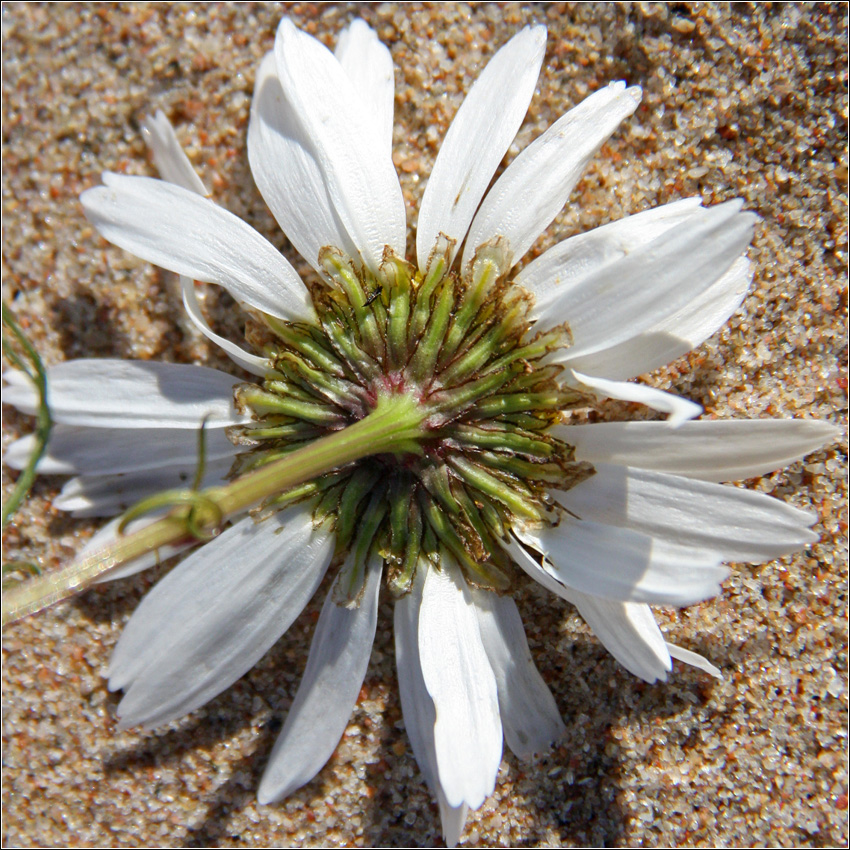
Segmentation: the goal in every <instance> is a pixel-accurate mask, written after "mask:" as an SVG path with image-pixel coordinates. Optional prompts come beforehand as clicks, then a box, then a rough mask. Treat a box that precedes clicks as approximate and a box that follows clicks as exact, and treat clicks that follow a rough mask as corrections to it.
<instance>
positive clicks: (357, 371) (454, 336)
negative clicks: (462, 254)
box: [231, 240, 593, 604]
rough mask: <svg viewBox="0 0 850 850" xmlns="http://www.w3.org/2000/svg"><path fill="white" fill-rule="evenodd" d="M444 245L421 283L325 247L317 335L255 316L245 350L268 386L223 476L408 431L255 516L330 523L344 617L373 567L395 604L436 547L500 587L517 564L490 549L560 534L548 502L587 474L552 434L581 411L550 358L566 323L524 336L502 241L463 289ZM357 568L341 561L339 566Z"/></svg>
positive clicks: (256, 391) (397, 269)
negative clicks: (263, 366) (344, 442)
mask: <svg viewBox="0 0 850 850" xmlns="http://www.w3.org/2000/svg"><path fill="white" fill-rule="evenodd" d="M450 248H451V246H450V245H449V244H448V241H447V240H446V241H445V242H444V243H443V244H442V246H438V248H436V249H435V250H434V252H433V254H432V256H431V259H430V261H429V263H428V267H427V271H426V272H425V273H424V274H422V273H421V272H418V271H416V270H415V269H414V268H413V267H412V266H410V265H409V264H408V263H406V262H405V261H403V260H401V259H399V258H397V257H395V256H393V255H392V254H391V253H390V252H389V251H388V252H387V255H386V256H385V259H384V263H383V265H382V268H381V274H380V277H378V276H376V275H374V274H372V273H371V272H369V271H368V270H366V269H363V268H361V267H359V266H357V265H355V264H354V263H353V262H352V261H351V260H350V259H349V258H347V257H346V256H344V255H343V254H341V253H340V252H339V251H337V250H335V249H330V248H326V249H324V250H323V251H322V254H321V258H320V259H321V263H322V266H323V268H324V270H325V272H326V277H325V278H324V279H323V280H322V282H321V283H319V284H316V285H315V286H314V287H313V288H312V290H311V298H312V302H313V306H314V309H315V312H316V316H317V319H318V320H317V322H316V323H313V324H307V323H293V322H284V321H280V320H277V319H272V318H270V317H268V316H266V317H265V326H263V327H260V326H258V325H255V324H252V325H249V329H248V334H247V335H248V339H249V341H250V343H251V344H252V345H253V346H254V347H255V348H256V349H257V350H259V351H261V352H262V353H263V355H264V356H265V357H266V358H268V361H269V363H270V364H271V371H270V372H269V373H268V374H267V375H266V379H265V381H264V382H263V384H262V386H257V385H253V384H245V385H241V386H240V387H238V388H237V389H236V402H237V406H239V407H240V408H242V409H243V410H247V411H250V413H251V415H252V417H253V420H254V421H253V422H251V423H250V424H248V425H243V426H239V427H237V428H233V429H231V439H232V440H234V442H237V443H239V444H241V445H247V446H251V447H252V448H251V449H250V450H249V451H247V452H246V453H244V454H242V455H240V457H239V459H238V460H237V463H236V465H235V466H234V469H233V470H232V475H234V476H235V475H241V474H243V473H245V472H247V471H249V470H253V469H257V468H259V467H261V466H263V465H265V464H268V463H270V462H272V461H275V460H278V459H279V458H281V457H283V456H285V455H287V454H288V453H290V452H293V451H295V450H296V449H299V448H302V447H303V446H305V445H306V444H307V443H309V442H311V441H313V440H316V439H318V438H320V437H322V436H326V435H327V434H329V433H331V432H335V431H339V430H341V429H343V428H346V427H348V426H350V425H352V424H354V423H356V422H358V421H361V420H363V419H364V418H365V417H367V416H369V415H374V414H375V413H376V412H377V411H381V410H386V411H387V417H389V418H392V417H393V416H396V417H398V418H399V420H404V421H405V422H406V423H408V427H405V428H402V429H400V430H399V432H398V438H397V439H396V440H395V442H393V443H392V444H391V450H389V451H384V452H379V453H376V454H373V455H371V456H369V457H367V458H365V459H363V460H359V461H356V462H354V463H350V464H348V465H346V466H344V467H341V468H338V469H336V470H334V471H332V472H329V473H327V474H325V475H322V476H321V477H319V478H317V479H315V480H312V481H310V482H308V483H306V484H303V485H300V486H297V487H295V488H292V489H290V490H287V491H284V492H282V493H280V494H279V495H277V496H275V497H273V498H272V499H269V500H267V501H266V502H265V503H264V504H263V505H261V506H260V507H259V508H258V509H257V512H258V514H260V515H263V514H265V513H267V512H268V511H269V510H277V509H280V508H282V507H284V506H286V505H289V504H292V503H293V502H295V501H301V500H304V499H308V498H312V499H314V501H315V509H314V511H315V514H314V515H315V519H316V521H317V522H330V523H333V525H334V526H335V533H336V560H337V562H338V563H342V562H343V561H344V562H345V565H346V566H345V568H344V569H345V571H346V574H345V575H343V576H342V577H341V578H342V580H341V581H340V582H338V583H337V585H336V587H337V588H338V593H339V594H341V598H339V599H338V600H337V601H338V602H340V603H341V604H352V603H354V602H355V600H356V599H357V597H358V594H359V591H360V589H361V587H362V580H363V576H364V575H365V566H366V562H367V559H368V558H369V556H370V555H372V554H377V555H379V556H380V557H381V558H383V559H384V560H385V561H386V564H387V568H388V569H387V575H388V577H389V578H388V581H389V585H390V588H391V589H392V591H393V592H394V593H395V594H397V595H398V594H403V593H405V592H406V591H407V590H408V589H409V588H410V585H411V582H412V580H413V576H414V572H415V570H416V566H417V564H418V563H419V561H420V558H422V557H424V558H427V559H429V560H430V561H432V562H433V563H434V564H439V562H440V553H441V550H447V551H448V552H450V553H451V554H452V555H453V556H454V557H455V559H456V560H457V561H458V562H459V563H460V565H461V567H462V569H463V570H464V573H465V574H466V577H467V579H468V580H469V581H471V582H472V583H474V584H476V585H478V586H483V587H489V588H493V589H498V590H503V589H505V588H507V587H508V586H509V584H510V580H511V574H512V566H511V562H510V559H509V558H508V556H507V555H506V554H505V552H504V549H503V548H502V547H501V546H500V545H498V542H497V541H498V538H502V537H504V536H505V535H506V534H507V532H508V531H509V529H510V528H511V525H512V524H513V523H515V522H517V521H521V522H536V523H539V522H555V521H557V514H556V513H555V512H554V511H553V501H552V498H551V496H550V495H548V489H549V488H554V489H557V490H568V489H570V488H571V487H573V486H575V485H576V484H578V483H579V482H581V481H583V480H584V479H585V478H587V477H588V476H589V475H592V474H593V468H592V467H591V466H590V465H589V464H587V463H581V462H577V461H575V460H574V449H573V447H572V446H570V445H568V444H567V443H565V442H563V441H562V440H559V439H556V438H555V437H553V436H551V435H550V434H549V433H547V432H548V430H549V429H550V426H551V425H553V424H556V423H558V422H560V421H561V420H562V412H563V411H564V410H568V409H569V408H570V407H572V406H576V405H578V404H583V403H585V401H586V399H585V398H584V396H582V395H581V394H580V393H578V392H576V391H575V390H572V389H569V388H567V387H565V386H563V385H562V384H561V383H559V381H558V376H559V373H560V372H561V367H560V366H556V365H547V364H546V363H545V361H546V359H547V356H548V355H549V354H550V353H551V352H553V351H555V350H557V349H559V348H561V347H563V346H565V345H568V344H569V342H570V334H569V329H568V328H567V327H566V326H565V325H564V326H561V327H558V328H554V329H552V330H549V331H546V332H545V333H539V334H537V335H533V334H532V333H531V322H530V320H529V312H530V308H531V297H530V296H529V294H528V293H527V292H526V291H525V290H524V289H523V288H522V287H519V286H515V285H513V284H512V282H511V281H510V280H509V278H508V274H509V271H510V265H511V264H510V261H509V255H508V252H507V250H506V248H505V246H504V245H503V243H502V241H501V240H496V241H495V242H492V243H488V244H486V245H484V246H482V247H481V248H479V250H478V252H477V253H476V255H475V258H474V260H473V261H472V263H470V264H468V266H467V269H466V270H465V272H464V274H463V275H462V276H458V275H457V274H456V273H455V272H453V271H451V270H450V268H449V258H450V253H449V251H450ZM349 556H351V557H349Z"/></svg>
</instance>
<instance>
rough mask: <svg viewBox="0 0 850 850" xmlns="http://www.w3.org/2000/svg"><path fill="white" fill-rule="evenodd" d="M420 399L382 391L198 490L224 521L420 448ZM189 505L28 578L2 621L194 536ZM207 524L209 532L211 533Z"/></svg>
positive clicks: (9, 599)
mask: <svg viewBox="0 0 850 850" xmlns="http://www.w3.org/2000/svg"><path fill="white" fill-rule="evenodd" d="M424 410H425V408H423V406H422V405H420V404H419V403H418V402H417V400H416V399H414V398H412V397H410V396H407V395H404V394H395V395H392V394H387V395H384V396H381V397H380V398H379V399H378V400H377V403H376V406H375V408H374V410H373V411H372V412H371V413H370V414H369V415H368V416H366V417H364V418H363V419H361V420H360V421H359V422H356V423H354V424H353V425H349V426H348V427H347V428H344V429H342V430H340V431H336V432H334V433H332V434H329V435H328V436H326V437H322V438H321V439H319V440H316V441H314V442H312V443H310V444H309V445H308V446H305V447H304V448H303V449H299V450H298V451H295V452H293V453H292V454H289V455H287V456H286V457H285V458H281V459H280V460H279V461H276V462H274V463H270V464H268V465H267V466H263V467H261V468H260V469H258V470H256V471H255V472H250V473H248V474H246V475H243V476H242V477H241V478H237V479H236V480H235V481H233V482H232V483H230V484H228V485H227V486H225V487H212V488H209V489H207V490H202V491H199V495H201V496H202V497H203V498H204V499H207V500H209V502H210V503H211V504H213V505H215V507H216V508H217V512H220V515H221V516H222V517H224V518H227V517H231V516H233V515H234V514H237V513H241V512H243V511H245V510H247V509H248V508H250V507H252V506H253V505H256V504H257V503H259V502H262V501H263V500H264V499H267V498H269V497H270V496H274V495H275V494H277V493H280V492H281V491H283V490H286V489H288V488H290V487H295V486H297V485H298V484H303V483H304V482H305V481H310V480H312V479H314V478H317V477H319V476H320V475H323V474H325V473H327V472H330V471H332V470H334V469H337V468H339V467H341V466H345V465H346V464H349V463H353V462H354V461H356V460H361V459H362V458H364V457H368V456H369V455H374V454H385V453H390V452H392V453H417V452H418V451H419V449H418V441H419V440H420V439H421V438H422V437H423V436H424V435H425V428H424V427H423V422H424V419H425V415H424V413H423V411H424ZM189 517H190V509H187V507H186V506H185V505H181V506H180V507H178V508H175V509H174V510H172V511H171V512H170V513H169V514H168V515H167V516H165V517H163V518H162V519H159V520H155V521H154V522H152V523H151V524H150V525H147V526H145V527H144V528H142V529H139V530H138V531H134V532H132V533H130V534H127V535H125V536H122V537H118V539H117V540H115V541H114V542H113V543H111V544H110V545H108V546H106V547H104V548H103V549H100V550H99V551H97V552H93V553H92V554H90V555H87V556H86V557H85V558H80V559H78V560H76V561H73V562H72V563H71V564H69V565H68V566H66V567H64V568H63V569H61V570H59V571H58V572H56V573H53V574H48V575H43V576H39V577H38V578H35V579H33V580H31V581H27V582H24V583H23V584H21V585H18V586H17V587H15V588H14V589H12V590H9V591H7V592H6V593H5V594H4V595H3V625H5V624H6V623H9V622H13V621H14V620H19V619H21V618H22V617H26V616H28V615H29V614H34V613H36V612H38V611H41V610H43V609H44V608H47V607H49V606H50V605H55V604H56V603H57V602H61V601H62V600H63V599H67V598H68V597H70V596H72V595H73V594H74V593H77V592H79V591H81V590H83V589H84V588H85V587H87V586H88V585H90V584H91V583H92V582H93V581H94V580H95V579H96V578H98V577H99V576H100V575H102V574H103V573H105V572H107V571H108V570H111V569H114V568H115V567H118V566H120V565H122V564H125V563H127V562H129V561H132V560H135V559H136V558H139V557H141V556H142V555H145V554H147V553H148V552H152V551H155V550H156V549H160V548H161V547H163V546H168V545H173V544H179V543H182V542H185V541H187V540H189V539H191V538H192V536H193V535H192V534H191V533H190V532H189V529H188V527H187V522H188V521H191V520H190V519H189ZM213 528H214V523H212V522H211V523H210V525H209V527H207V529H206V530H213Z"/></svg>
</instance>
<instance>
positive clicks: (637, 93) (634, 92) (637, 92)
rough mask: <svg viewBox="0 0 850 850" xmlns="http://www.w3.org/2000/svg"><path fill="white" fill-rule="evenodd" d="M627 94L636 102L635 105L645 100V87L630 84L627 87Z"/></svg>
mask: <svg viewBox="0 0 850 850" xmlns="http://www.w3.org/2000/svg"><path fill="white" fill-rule="evenodd" d="M624 85H625V83H624ZM626 94H627V95H628V96H629V97H630V98H631V99H632V100H633V101H634V102H635V106H637V105H638V104H639V103H640V102H641V100H643V89H642V88H641V87H640V86H630V87H629V88H627V89H626Z"/></svg>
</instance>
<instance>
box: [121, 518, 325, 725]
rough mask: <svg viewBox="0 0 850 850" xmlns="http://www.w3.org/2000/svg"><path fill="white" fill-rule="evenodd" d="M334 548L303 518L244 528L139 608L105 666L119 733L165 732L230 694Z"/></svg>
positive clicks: (290, 616)
mask: <svg viewBox="0 0 850 850" xmlns="http://www.w3.org/2000/svg"><path fill="white" fill-rule="evenodd" d="M332 551H333V540H332V538H331V535H329V534H328V533H327V531H326V529H323V528H319V529H314V527H313V519H312V516H311V512H310V510H309V508H307V507H303V506H299V507H296V508H290V509H288V510H286V511H284V512H282V513H280V514H278V515H276V516H274V517H270V518H268V519H266V520H263V521H262V522H260V523H255V522H254V520H253V519H251V518H247V519H243V520H241V521H240V522H238V523H237V524H236V525H234V526H233V527H232V528H230V529H228V530H227V531H225V532H224V533H223V534H222V535H221V536H220V537H217V538H216V539H215V540H213V541H211V542H210V543H207V544H206V545H205V546H204V547H203V548H202V549H200V550H198V551H196V552H194V553H193V554H192V555H190V556H189V557H188V558H187V559H186V560H184V561H183V562H182V563H181V564H179V565H178V566H177V567H175V568H174V569H173V570H172V571H171V572H170V573H169V574H168V575H167V576H166V577H165V578H164V579H162V580H161V581H160V582H159V583H158V584H157V586H156V587H155V588H154V589H153V590H152V591H151V592H150V593H149V594H148V595H147V596H146V597H145V598H144V600H143V601H142V604H141V605H139V607H138V608H137V609H136V612H135V613H134V614H133V616H132V617H131V619H130V622H129V623H128V624H127V627H126V629H125V630H124V634H123V635H122V636H121V640H120V641H119V642H118V646H117V647H116V649H115V653H114V654H113V656H112V661H111V663H110V665H109V687H110V690H117V689H119V688H123V689H124V690H125V695H124V699H123V700H121V703H120V705H119V706H118V715H119V717H120V718H121V723H122V726H124V727H127V726H134V725H136V724H140V723H143V724H145V725H146V726H155V725H158V724H161V723H167V722H168V721H169V720H173V719H175V718H177V717H180V716H182V715H184V714H187V713H188V712H190V711H193V710H194V709H196V708H199V707H200V706H202V705H204V703H206V702H208V701H209V700H211V699H212V698H213V697H214V696H215V695H216V694H218V693H220V692H221V691H223V690H224V689H225V688H227V687H229V686H230V685H232V684H233V683H234V682H235V681H236V680H237V679H238V678H239V677H240V676H242V675H243V674H244V673H246V672H247V671H248V670H250V669H251V667H253V666H254V664H256V663H257V661H259V660H260V658H261V657H262V656H263V655H264V654H265V653H266V652H267V650H268V649H269V647H271V645H272V644H273V643H274V642H275V641H276V640H277V639H278V638H279V637H280V636H281V635H282V634H283V633H284V632H285V631H286V630H287V629H288V628H289V626H290V624H291V623H292V621H293V620H294V619H295V618H296V617H297V616H298V614H300V613H301V611H302V609H303V608H304V606H305V605H306V604H307V602H308V601H309V599H310V597H311V596H312V595H313V593H314V592H315V591H316V588H317V587H318V586H319V583H320V582H321V580H322V577H323V576H324V574H325V570H326V569H327V566H328V563H329V561H330V557H331V553H332Z"/></svg>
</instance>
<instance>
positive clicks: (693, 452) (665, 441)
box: [553, 419, 841, 481]
mask: <svg viewBox="0 0 850 850" xmlns="http://www.w3.org/2000/svg"><path fill="white" fill-rule="evenodd" d="M553 433H554V434H555V436H557V437H560V438H561V439H562V440H566V441H567V442H568V443H570V445H573V446H575V448H576V460H584V461H589V462H590V463H597V462H599V463H617V464H623V465H625V466H637V467H641V468H643V469H654V470H657V471H658V472H671V473H673V474H675V475H684V476H686V477H688V478H699V479H702V480H704V481H739V480H741V479H743V478H752V477H753V476H756V475H763V474H764V473H766V472H771V471H772V470H774V469H781V468H783V467H785V466H788V464H790V463H793V462H794V461H795V460H799V459H800V458H802V457H804V456H805V455H807V454H809V453H811V452H813V451H816V450H817V449H819V448H820V447H821V446H824V445H826V444H828V443H830V442H832V441H833V440H835V439H837V437H838V436H839V434H840V433H841V432H840V431H839V430H838V429H837V428H836V427H835V426H834V425H830V424H829V423H828V422H815V421H812V420H806V419H741V420H730V421H721V420H704V421H700V422H685V423H684V424H683V425H682V426H681V427H679V428H677V429H676V430H672V429H671V428H670V426H669V425H668V424H667V423H666V422H604V423H599V424H596V425H560V426H557V427H556V428H555V429H554V430H553Z"/></svg>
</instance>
